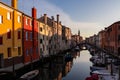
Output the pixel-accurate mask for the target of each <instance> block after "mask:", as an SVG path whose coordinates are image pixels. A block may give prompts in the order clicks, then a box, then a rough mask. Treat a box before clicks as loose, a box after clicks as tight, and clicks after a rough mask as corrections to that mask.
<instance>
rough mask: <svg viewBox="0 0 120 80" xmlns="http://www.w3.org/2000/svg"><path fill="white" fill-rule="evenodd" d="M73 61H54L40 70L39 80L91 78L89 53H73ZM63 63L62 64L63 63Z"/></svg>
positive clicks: (81, 79) (83, 79) (79, 79)
mask: <svg viewBox="0 0 120 80" xmlns="http://www.w3.org/2000/svg"><path fill="white" fill-rule="evenodd" d="M72 56H73V57H74V58H73V59H72V60H71V61H64V60H59V63H58V62H54V61H52V62H51V63H49V64H46V65H44V66H43V67H41V68H40V69H39V71H40V73H39V77H38V78H39V79H38V80H85V78H86V77H88V76H90V66H91V65H92V63H91V62H90V61H89V58H90V57H91V55H90V53H89V51H87V50H84V51H80V52H72ZM61 61H62V62H61Z"/></svg>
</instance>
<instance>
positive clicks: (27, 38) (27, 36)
mask: <svg viewBox="0 0 120 80" xmlns="http://www.w3.org/2000/svg"><path fill="white" fill-rule="evenodd" d="M26 40H28V32H26Z"/></svg>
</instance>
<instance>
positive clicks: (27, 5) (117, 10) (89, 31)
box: [0, 0, 120, 37]
mask: <svg viewBox="0 0 120 80" xmlns="http://www.w3.org/2000/svg"><path fill="white" fill-rule="evenodd" d="M0 1H2V2H5V3H7V4H10V0H0ZM18 1H19V3H18V5H19V10H22V11H23V12H25V13H26V14H29V15H31V8H32V7H33V6H34V7H36V8H37V12H38V17H40V16H41V15H43V14H44V13H47V15H48V16H49V17H50V16H55V17H56V14H60V20H61V21H62V24H64V25H66V26H68V27H70V28H71V30H72V33H73V34H77V32H78V29H79V30H80V31H81V35H82V36H84V37H88V36H91V35H93V34H94V33H98V31H100V30H102V29H104V27H108V26H109V25H111V24H112V23H114V22H116V21H119V20H120V0H18Z"/></svg>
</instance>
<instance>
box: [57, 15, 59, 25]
mask: <svg viewBox="0 0 120 80" xmlns="http://www.w3.org/2000/svg"><path fill="white" fill-rule="evenodd" d="M57 23H59V14H57Z"/></svg>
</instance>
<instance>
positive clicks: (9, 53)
mask: <svg viewBox="0 0 120 80" xmlns="http://www.w3.org/2000/svg"><path fill="white" fill-rule="evenodd" d="M7 53H8V57H11V56H12V54H11V48H7Z"/></svg>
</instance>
